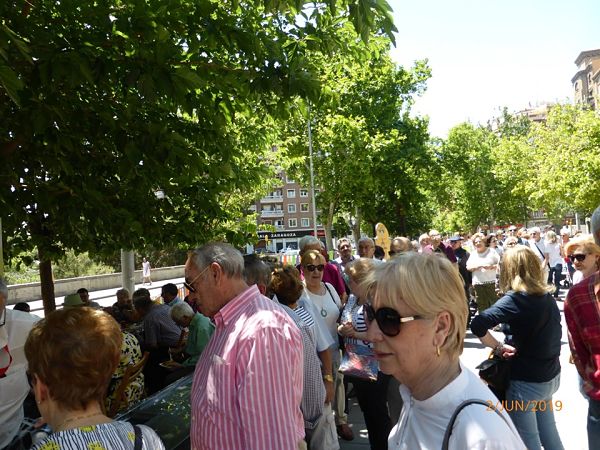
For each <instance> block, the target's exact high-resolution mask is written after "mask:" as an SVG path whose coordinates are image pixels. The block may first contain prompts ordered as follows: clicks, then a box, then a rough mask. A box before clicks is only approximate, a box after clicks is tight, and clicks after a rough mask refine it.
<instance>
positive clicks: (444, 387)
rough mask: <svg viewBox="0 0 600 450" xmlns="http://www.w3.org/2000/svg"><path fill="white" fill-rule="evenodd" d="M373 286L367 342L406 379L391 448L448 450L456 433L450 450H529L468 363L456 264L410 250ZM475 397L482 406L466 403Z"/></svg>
mask: <svg viewBox="0 0 600 450" xmlns="http://www.w3.org/2000/svg"><path fill="white" fill-rule="evenodd" d="M365 284H366V285H367V287H368V288H369V289H372V290H371V291H369V292H373V294H372V295H371V298H372V304H370V305H369V304H367V305H366V307H365V318H366V322H367V327H368V330H367V340H369V341H370V342H372V344H373V349H374V351H375V355H376V357H377V360H378V362H379V370H381V371H382V372H384V373H387V374H390V375H393V376H394V377H395V378H396V379H397V380H398V381H400V383H401V386H400V394H401V395H402V399H403V400H404V407H403V409H402V413H401V415H400V420H399V421H398V423H397V424H396V426H395V427H394V428H393V429H392V431H391V433H390V436H389V438H388V448H389V449H390V450H400V449H440V448H445V447H444V446H443V442H444V437H445V435H446V430H448V433H450V434H449V439H448V446H447V447H446V448H449V449H466V448H494V449H506V450H508V449H511V450H515V449H519V450H521V449H524V448H525V445H524V444H523V442H522V441H521V439H520V437H519V435H518V434H517V431H516V430H515V428H514V426H513V424H512V422H511V421H510V418H509V417H508V415H507V414H506V412H505V411H499V410H497V412H494V411H493V410H492V408H493V407H495V405H496V404H497V402H498V400H497V398H496V397H494V394H492V392H491V391H490V390H489V389H488V388H487V387H486V386H485V385H484V384H483V383H482V382H481V380H480V379H479V377H477V376H476V375H475V374H474V373H473V372H471V371H470V370H469V369H467V368H466V367H465V366H464V365H463V364H462V363H461V361H460V355H461V353H462V351H463V341H464V337H465V330H466V322H467V314H468V313H467V307H466V305H465V301H464V295H465V294H464V289H463V283H462V281H461V279H460V276H459V274H458V271H457V270H456V269H455V267H454V265H453V264H452V263H451V262H450V261H448V259H447V258H445V257H440V256H437V255H424V254H416V253H406V254H402V255H399V256H397V257H396V258H394V259H393V260H391V261H389V262H387V263H386V264H384V265H382V266H378V267H376V268H375V270H374V272H373V273H372V275H371V276H370V277H369V278H367V280H366V281H365ZM470 400H479V401H481V402H482V403H469V404H467V405H466V406H465V405H463V403H464V402H465V401H470ZM459 406H463V407H462V409H459ZM455 412H457V413H458V416H457V419H456V420H455V421H454V422H452V416H453V415H454V413H455Z"/></svg>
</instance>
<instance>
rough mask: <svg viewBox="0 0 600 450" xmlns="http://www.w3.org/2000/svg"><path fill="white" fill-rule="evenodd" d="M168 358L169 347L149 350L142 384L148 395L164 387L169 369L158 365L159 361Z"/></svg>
mask: <svg viewBox="0 0 600 450" xmlns="http://www.w3.org/2000/svg"><path fill="white" fill-rule="evenodd" d="M168 359H169V348H168V347H159V348H156V349H152V350H150V356H149V357H148V362H147V363H146V366H145V367H144V385H145V386H146V392H147V393H148V395H152V394H154V393H155V392H157V391H160V390H161V389H162V388H163V387H165V378H166V377H167V375H168V374H169V371H168V370H167V369H165V368H164V367H161V366H160V363H161V362H163V361H167V360H168Z"/></svg>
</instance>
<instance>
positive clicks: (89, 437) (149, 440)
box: [31, 422, 165, 450]
mask: <svg viewBox="0 0 600 450" xmlns="http://www.w3.org/2000/svg"><path fill="white" fill-rule="evenodd" d="M138 427H140V430H141V431H142V450H164V448H165V446H164V444H163V443H162V441H161V440H160V438H159V437H158V435H157V434H156V433H155V432H154V430H152V429H151V428H149V427H147V426H145V425H138ZM134 441H135V431H134V429H133V425H131V424H130V423H129V422H109V423H102V424H99V425H92V426H87V427H79V428H72V429H70V430H65V431H58V432H56V433H52V434H51V435H50V436H48V437H47V438H45V439H44V440H42V441H40V442H38V443H37V444H36V445H34V446H33V447H31V450H81V449H90V450H132V449H133V444H134Z"/></svg>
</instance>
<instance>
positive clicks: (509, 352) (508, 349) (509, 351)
mask: <svg viewBox="0 0 600 450" xmlns="http://www.w3.org/2000/svg"><path fill="white" fill-rule="evenodd" d="M498 354H499V355H500V356H502V357H503V358H504V359H511V358H514V356H515V355H516V354H517V349H516V348H514V347H513V346H512V345H508V344H502V346H501V347H499V348H498Z"/></svg>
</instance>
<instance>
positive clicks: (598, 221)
mask: <svg viewBox="0 0 600 450" xmlns="http://www.w3.org/2000/svg"><path fill="white" fill-rule="evenodd" d="M590 225H591V227H592V234H593V235H594V240H595V241H596V244H598V245H600V206H598V207H597V208H596V210H595V211H594V213H593V214H592V221H591V224H590Z"/></svg>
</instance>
